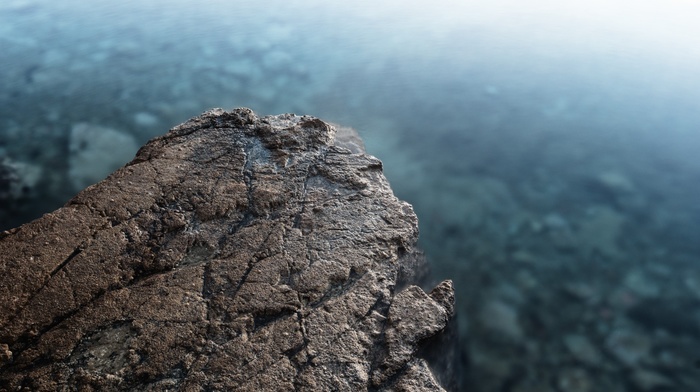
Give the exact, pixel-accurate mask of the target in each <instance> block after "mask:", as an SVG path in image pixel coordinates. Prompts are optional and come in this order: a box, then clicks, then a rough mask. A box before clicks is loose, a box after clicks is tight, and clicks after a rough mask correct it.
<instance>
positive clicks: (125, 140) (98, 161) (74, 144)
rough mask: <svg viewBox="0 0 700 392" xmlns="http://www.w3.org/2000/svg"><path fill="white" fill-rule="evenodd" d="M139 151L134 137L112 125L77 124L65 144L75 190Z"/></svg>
mask: <svg viewBox="0 0 700 392" xmlns="http://www.w3.org/2000/svg"><path fill="white" fill-rule="evenodd" d="M136 150H138V144H136V140H135V139H134V137H133V136H131V135H128V134H126V133H123V132H120V131H117V130H115V129H112V128H108V127H104V126H100V125H94V124H88V123H78V124H75V125H73V127H72V128H71V132H70V141H69V145H68V151H69V153H70V155H69V156H68V178H69V180H70V182H71V185H73V189H75V191H76V192H77V191H79V190H81V189H83V188H85V187H87V186H88V185H92V184H94V183H96V182H97V181H100V180H102V179H104V178H105V177H106V176H107V175H108V174H109V173H111V172H112V171H113V170H115V169H117V168H118V167H120V166H121V165H123V164H124V162H127V161H128V160H129V159H130V158H131V157H133V156H134V153H135V152H136Z"/></svg>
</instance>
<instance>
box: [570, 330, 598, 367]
mask: <svg viewBox="0 0 700 392" xmlns="http://www.w3.org/2000/svg"><path fill="white" fill-rule="evenodd" d="M563 340H564V345H565V346H566V348H567V350H569V352H570V353H571V355H573V356H574V358H575V359H576V360H577V361H578V362H580V363H581V364H583V365H587V366H590V367H596V366H599V365H600V364H601V362H602V358H603V357H602V355H601V353H600V351H599V350H598V349H597V348H596V346H595V345H593V343H591V341H590V340H589V339H588V338H587V337H586V336H584V335H577V334H569V335H565V336H564V338H563Z"/></svg>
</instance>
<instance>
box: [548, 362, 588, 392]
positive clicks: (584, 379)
mask: <svg viewBox="0 0 700 392" xmlns="http://www.w3.org/2000/svg"><path fill="white" fill-rule="evenodd" d="M557 389H558V390H559V391H561V392H589V391H592V390H593V385H592V382H591V379H590V377H589V376H588V374H587V373H586V371H585V370H583V369H579V368H574V369H565V370H564V371H562V372H561V373H560V374H559V377H558V378H557Z"/></svg>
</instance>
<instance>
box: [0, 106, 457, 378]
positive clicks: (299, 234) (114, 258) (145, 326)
mask: <svg viewBox="0 0 700 392" xmlns="http://www.w3.org/2000/svg"><path fill="white" fill-rule="evenodd" d="M334 135H335V131H334V128H333V127H331V126H329V125H328V124H326V123H324V122H322V121H321V120H318V119H315V118H312V117H299V116H294V115H280V116H272V117H263V118H258V117H257V116H256V115H255V114H254V113H253V112H252V111H250V110H248V109H237V110H234V111H232V112H225V111H223V110H213V111H210V112H207V113H205V114H203V115H202V116H201V117H197V118H195V119H193V120H191V121H189V122H187V123H185V124H183V125H180V126H178V127H176V128H174V129H172V130H171V131H170V132H169V133H168V134H166V135H164V136H162V137H159V138H156V139H154V140H152V141H151V142H149V143H148V144H147V145H146V146H144V147H142V148H141V150H139V152H138V154H137V156H136V158H135V159H134V160H133V161H132V162H130V163H129V164H128V165H127V166H125V167H123V168H121V169H119V170H118V171H116V172H115V173H113V174H112V175H111V176H109V177H108V178H107V179H106V180H105V181H103V182H100V183H98V184H97V185H94V186H91V187H89V188H87V189H86V190H84V191H83V192H81V193H79V194H78V195H77V196H76V197H75V198H74V199H73V200H71V201H70V202H69V203H68V204H67V205H66V206H64V207H63V208H61V209H59V210H57V211H55V212H53V213H50V214H47V215H45V216H43V217H42V218H40V219H38V220H35V221H33V222H31V223H28V224H26V225H24V226H22V227H20V228H17V229H14V230H10V231H8V232H5V233H3V234H1V235H0V237H1V238H0V390H7V391H10V390H12V391H15V390H30V391H62V390H80V391H90V390H101V391H102V390H123V391H127V390H129V391H130V390H147V391H166V390H167V391H174V390H180V391H222V390H242V391H283V390H313V391H332V390H336V391H362V390H396V391H399V390H402V391H436V390H442V388H441V386H440V385H439V384H438V382H437V381H436V378H435V377H434V376H433V374H432V373H431V371H430V369H429V367H428V365H427V363H426V362H425V361H424V360H422V359H420V358H418V357H417V356H416V351H417V349H418V346H419V344H420V342H421V341H425V340H426V339H427V338H430V337H431V336H434V335H436V334H437V333H439V332H440V331H442V330H443V329H444V328H445V326H446V324H447V322H448V320H449V319H450V318H451V316H452V313H453V301H454V292H453V289H452V284H451V282H449V281H445V282H442V283H441V284H439V285H438V286H437V287H436V288H435V289H433V290H432V291H431V292H430V293H429V294H426V293H425V292H424V291H423V290H422V289H420V288H418V287H417V286H413V285H406V284H403V283H402V282H400V281H399V280H400V277H399V275H400V274H401V275H402V276H409V275H410V273H406V271H403V272H401V269H402V268H401V264H402V260H409V261H410V260H414V259H415V257H416V253H415V250H414V245H415V242H416V239H417V234H418V233H417V219H416V216H415V215H414V213H413V210H412V208H411V206H410V205H408V204H406V203H404V202H401V201H399V200H397V199H396V198H395V197H394V196H393V194H392V192H391V189H390V188H389V185H388V183H387V181H386V179H385V178H384V176H383V174H382V164H381V162H380V161H379V160H377V159H376V158H374V157H372V156H369V155H366V154H364V153H361V152H360V151H359V150H360V148H357V149H354V148H353V149H354V150H355V151H352V150H350V149H347V148H344V147H340V146H339V145H341V144H342V143H338V145H336V144H335V139H334ZM349 143H350V145H352V146H358V145H357V142H356V141H355V142H353V141H350V142H349ZM411 262H414V261H411ZM397 286H402V287H403V286H405V288H403V289H401V290H400V291H399V290H398V289H397Z"/></svg>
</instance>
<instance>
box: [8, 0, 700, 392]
mask: <svg viewBox="0 0 700 392" xmlns="http://www.w3.org/2000/svg"><path fill="white" fill-rule="evenodd" d="M142 3H146V4H142ZM181 3H182V4H178V3H177V2H172V1H171V2H165V1H149V2H136V1H133V2H120V3H119V4H117V2H109V1H91V2H86V1H79V0H63V1H61V2H55V1H53V2H52V1H48V0H46V1H43V0H35V1H34V0H5V1H3V2H2V4H0V46H2V51H0V66H1V67H0V86H2V88H1V89H0V157H3V156H4V157H7V159H10V160H11V161H12V162H13V164H14V165H15V166H14V167H16V168H17V172H18V173H19V174H21V175H22V176H23V178H24V179H25V181H26V184H25V185H26V188H27V191H26V192H25V193H23V196H21V197H18V198H15V199H13V200H11V201H9V199H8V200H4V201H3V203H4V204H3V208H2V214H0V217H1V218H3V219H4V220H3V221H2V222H1V223H2V227H3V228H8V227H11V226H14V225H17V224H20V223H21V222H23V221H26V220H28V219H32V218H34V217H36V216H38V215H40V214H41V213H44V212H46V211H50V210H53V209H55V208H57V207H59V206H60V205H62V203H64V202H65V201H66V200H67V199H69V198H70V197H71V195H72V194H74V193H75V192H76V191H77V190H78V189H76V188H78V186H77V185H75V184H76V182H75V181H74V179H75V178H76V177H80V178H81V179H84V180H85V181H90V180H91V179H93V180H94V181H96V180H98V179H99V178H100V176H102V177H103V176H105V175H106V174H108V173H109V171H110V170H112V169H114V168H115V167H116V166H119V165H120V164H121V163H119V162H126V161H128V160H129V159H130V158H131V156H133V153H135V151H131V150H134V149H135V147H133V148H132V147H125V148H123V149H122V151H118V150H119V149H117V148H109V149H108V150H107V151H105V147H104V146H105V145H108V146H114V143H115V141H124V142H123V143H122V145H127V146H132V145H133V146H138V145H140V144H142V143H144V142H145V141H146V140H148V139H149V138H151V137H154V136H156V135H158V134H161V133H163V132H164V131H165V130H166V129H167V128H169V127H171V126H173V125H175V124H178V123H180V122H182V121H184V120H185V119H187V118H189V117H192V116H194V115H197V114H199V113H201V112H202V111H203V110H205V109H207V108H210V107H224V108H232V107H239V106H246V107H250V108H252V109H253V110H255V111H256V112H258V113H259V114H276V113H282V112H295V113H299V114H312V115H315V116H318V117H321V118H323V119H326V120H329V121H333V122H337V123H341V124H344V125H348V126H352V127H354V128H356V129H358V131H359V132H360V133H361V134H362V136H363V137H364V139H365V141H366V144H367V149H368V151H369V152H370V153H372V154H374V155H376V156H378V157H379V158H380V159H382V160H383V161H384V163H385V169H386V173H387V176H388V178H389V180H390V182H391V184H392V187H393V188H394V190H395V192H396V194H397V196H399V197H400V198H402V199H404V200H407V201H409V202H410V203H412V204H413V205H414V207H415V209H416V211H417V213H418V216H419V219H420V225H421V240H420V242H421V246H422V247H423V248H424V249H425V250H426V253H427V254H428V256H429V258H430V260H431V263H432V268H433V271H434V273H435V276H436V279H443V278H451V279H454V281H455V286H456V287H457V290H458V298H457V301H458V306H457V308H458V319H459V328H460V334H461V340H460V342H459V343H458V344H460V346H461V347H462V353H463V357H464V368H463V369H462V372H461V373H462V374H463V375H464V384H465V390H469V391H526V390H532V391H545V392H546V391H593V390H608V391H637V390H638V391H648V390H673V391H695V390H696V389H695V387H696V386H697V385H700V373H699V372H698V369H697V367H696V366H695V365H694V364H695V363H697V361H698V360H700V355H699V354H698V353H700V327H699V326H700V268H699V267H698V262H699V261H700V260H698V258H699V257H700V204H699V203H698V200H700V160H698V159H697V154H698V151H700V71H698V67H697V64H699V63H700V62H699V60H700V42H699V41H700V31H698V28H697V27H696V23H695V18H694V15H697V13H698V12H699V11H700V10H699V9H698V8H696V7H694V6H693V4H692V3H691V2H682V1H675V2H671V3H667V4H665V5H664V6H663V7H661V6H655V5H654V2H651V1H648V2H643V3H641V4H640V3H631V2H624V1H618V2H607V3H603V2H595V1H593V2H590V1H588V2H585V3H584V2H580V3H579V2H567V3H566V4H565V5H557V4H550V2H546V1H534V2H527V4H520V3H518V2H512V1H505V0H503V1H493V2H492V1H490V2H488V4H482V3H483V2H477V1H468V2H458V1H447V0H441V1H432V2H420V1H413V2H398V1H396V2H384V3H382V5H377V4H374V3H372V2H368V1H367V2H364V1H359V2H357V1H356V2H352V4H344V5H339V4H328V3H327V2H326V3H324V2H321V1H311V0H309V1H306V2H282V1H272V2H252V1H234V2H229V1H223V0H220V1H209V2H206V4H205V5H194V4H189V3H190V2H184V1H183V2H181ZM199 3H200V2H198V4H199ZM655 7H656V8H655ZM79 124H83V125H81V126H78V125H79ZM85 124H87V125H85ZM105 129H107V130H105ZM79 130H83V131H82V133H81V131H79ZM130 149H131V150H130ZM105 154H111V155H118V156H119V157H121V159H122V160H121V161H119V160H117V161H115V163H114V164H113V166H114V167H110V166H109V165H98V164H89V162H102V163H104V161H105ZM74 156H80V157H81V159H73V158H70V157H74ZM85 162H88V163H85ZM78 183H80V182H78ZM1 195H2V192H0V196H1ZM467 386H468V387H467ZM574 388H579V389H574Z"/></svg>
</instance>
